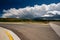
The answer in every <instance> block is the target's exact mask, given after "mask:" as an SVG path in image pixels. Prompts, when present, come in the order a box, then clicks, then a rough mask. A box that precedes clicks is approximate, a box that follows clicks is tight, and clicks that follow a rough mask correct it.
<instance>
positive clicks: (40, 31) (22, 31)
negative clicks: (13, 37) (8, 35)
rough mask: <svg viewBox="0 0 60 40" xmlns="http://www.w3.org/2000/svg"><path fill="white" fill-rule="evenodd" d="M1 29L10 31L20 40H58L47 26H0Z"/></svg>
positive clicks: (59, 38) (59, 39) (38, 24)
mask: <svg viewBox="0 0 60 40" xmlns="http://www.w3.org/2000/svg"><path fill="white" fill-rule="evenodd" d="M0 26H1V27H4V28H7V29H9V30H12V31H13V32H14V33H15V34H17V35H18V37H20V38H21V40H60V37H59V36H58V35H57V34H56V33H55V32H54V31H53V29H52V28H51V27H50V26H49V24H47V25H45V24H40V23H37V24H32V23H29V24H28V23H26V24H25V23H24V24H1V23H0Z"/></svg>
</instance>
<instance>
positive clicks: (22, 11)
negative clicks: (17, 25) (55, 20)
mask: <svg viewBox="0 0 60 40" xmlns="http://www.w3.org/2000/svg"><path fill="white" fill-rule="evenodd" d="M3 13H4V14H3V15H2V18H26V19H32V18H35V17H50V16H51V15H47V14H49V13H51V14H53V15H56V14H58V15H60V3H57V4H55V3H52V4H49V5H46V4H42V5H34V6H33V7H30V6H27V7H25V8H19V9H16V8H10V9H8V10H5V9H4V10H3Z"/></svg>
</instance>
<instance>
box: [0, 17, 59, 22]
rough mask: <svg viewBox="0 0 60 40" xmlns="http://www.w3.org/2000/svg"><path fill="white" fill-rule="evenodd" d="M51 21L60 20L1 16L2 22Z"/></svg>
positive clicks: (0, 20)
mask: <svg viewBox="0 0 60 40" xmlns="http://www.w3.org/2000/svg"><path fill="white" fill-rule="evenodd" d="M50 21H60V20H43V19H18V18H0V22H50Z"/></svg>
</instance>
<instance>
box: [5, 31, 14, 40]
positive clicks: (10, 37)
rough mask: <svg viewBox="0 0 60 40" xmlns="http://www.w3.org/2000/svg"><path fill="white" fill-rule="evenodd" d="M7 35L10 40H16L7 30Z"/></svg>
mask: <svg viewBox="0 0 60 40" xmlns="http://www.w3.org/2000/svg"><path fill="white" fill-rule="evenodd" d="M5 33H6V34H7V36H8V37H9V39H10V40H14V39H13V37H12V36H11V34H10V33H9V32H8V31H7V30H5Z"/></svg>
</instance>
